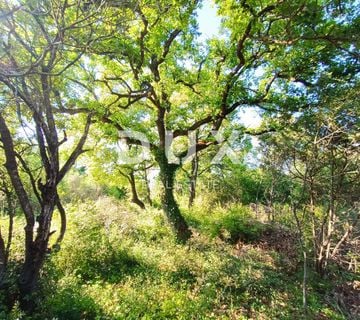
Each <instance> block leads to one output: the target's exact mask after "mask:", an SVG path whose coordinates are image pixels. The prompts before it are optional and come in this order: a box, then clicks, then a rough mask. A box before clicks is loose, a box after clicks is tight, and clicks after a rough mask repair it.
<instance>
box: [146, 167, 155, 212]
mask: <svg viewBox="0 0 360 320" xmlns="http://www.w3.org/2000/svg"><path fill="white" fill-rule="evenodd" d="M144 180H145V186H146V200H147V202H148V203H149V205H150V207H152V205H153V202H152V199H151V192H150V186H149V180H148V175H147V168H146V167H145V168H144Z"/></svg>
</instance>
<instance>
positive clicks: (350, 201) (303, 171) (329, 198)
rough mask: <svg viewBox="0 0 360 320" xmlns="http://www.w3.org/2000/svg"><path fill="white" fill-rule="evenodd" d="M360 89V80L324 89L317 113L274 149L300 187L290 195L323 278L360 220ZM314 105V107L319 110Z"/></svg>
mask: <svg viewBox="0 0 360 320" xmlns="http://www.w3.org/2000/svg"><path fill="white" fill-rule="evenodd" d="M358 90H359V85H358V83H357V80H356V78H355V80H353V81H349V82H348V83H346V84H343V85H342V86H339V87H338V88H336V89H334V88H332V89H331V90H326V89H324V90H322V91H321V95H319V100H318V101H316V103H315V102H314V108H313V109H310V110H308V111H306V112H304V113H303V114H302V115H301V116H299V118H298V119H297V121H296V123H294V124H293V126H292V127H290V128H289V129H288V130H286V131H285V132H284V133H283V134H282V136H281V137H277V138H275V137H274V138H273V140H272V142H271V144H270V145H272V146H275V149H274V153H277V154H278V159H279V161H280V159H282V163H285V164H286V165H287V168H288V172H289V174H290V176H291V177H292V178H293V179H294V180H295V181H298V183H299V184H302V189H301V190H300V192H299V190H298V192H294V191H296V190H292V192H291V198H292V202H293V204H292V205H293V207H294V211H295V212H296V211H299V210H302V212H303V215H302V218H300V217H298V216H296V215H295V217H296V219H297V222H298V225H299V229H301V233H302V234H303V237H306V235H307V230H310V234H311V236H310V237H309V236H308V237H307V238H305V239H304V240H305V241H310V242H311V243H312V251H313V256H314V265H315V268H316V270H317V271H318V272H319V273H320V274H321V275H324V274H325V273H326V271H327V266H328V263H329V261H330V260H331V259H334V258H335V257H336V255H337V254H338V253H339V248H340V247H341V246H342V245H343V244H344V243H345V242H346V241H347V240H348V239H349V238H350V237H351V234H352V230H354V228H355V226H356V225H357V223H358V220H359V218H360V217H359V214H358V210H359V207H358V203H359V190H360V185H359V182H358V181H359V175H360V172H359V163H358V162H359V151H358V148H357V143H358V142H357V141H358V127H359V110H360V108H359V103H358V99H357V97H356V95H357V92H358ZM315 104H316V106H315Z"/></svg>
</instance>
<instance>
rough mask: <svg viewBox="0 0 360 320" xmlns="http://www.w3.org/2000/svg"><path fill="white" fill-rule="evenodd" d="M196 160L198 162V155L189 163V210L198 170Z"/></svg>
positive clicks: (194, 192)
mask: <svg viewBox="0 0 360 320" xmlns="http://www.w3.org/2000/svg"><path fill="white" fill-rule="evenodd" d="M198 160H199V158H198V155H197V154H195V156H194V158H193V159H192V161H191V176H190V195H189V205H188V206H189V208H191V207H192V206H193V204H194V200H195V197H196V183H197V177H198V169H199V163H198Z"/></svg>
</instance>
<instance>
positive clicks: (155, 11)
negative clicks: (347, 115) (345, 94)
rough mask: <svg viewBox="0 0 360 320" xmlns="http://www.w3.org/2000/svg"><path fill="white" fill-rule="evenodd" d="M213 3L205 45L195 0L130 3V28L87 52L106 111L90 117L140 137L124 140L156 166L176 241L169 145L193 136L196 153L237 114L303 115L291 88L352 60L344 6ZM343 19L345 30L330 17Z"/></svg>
mask: <svg viewBox="0 0 360 320" xmlns="http://www.w3.org/2000/svg"><path fill="white" fill-rule="evenodd" d="M217 4H218V7H219V14H220V15H221V16H222V18H223V30H224V32H223V35H222V36H221V37H218V38H214V39H211V40H209V41H208V42H207V43H205V44H204V43H200V42H199V41H198V38H197V27H196V12H197V11H196V10H197V8H198V7H199V5H200V2H199V1H195V0H194V1H178V2H176V4H172V5H170V4H168V2H166V1H146V2H145V1H138V2H137V3H136V4H134V5H133V6H132V7H129V8H128V15H129V17H130V19H132V20H134V23H133V24H132V25H131V26H129V28H128V29H127V32H126V37H123V36H122V35H121V36H120V35H119V34H118V33H116V32H115V33H114V35H113V37H111V38H108V39H106V40H105V41H103V42H102V43H99V44H98V45H96V46H93V47H92V50H93V53H94V55H93V59H96V61H97V62H100V61H101V64H102V67H103V69H104V70H103V72H101V73H100V74H97V75H96V76H95V82H97V83H98V84H99V88H101V90H102V91H103V102H104V105H105V107H103V108H102V109H101V110H97V113H98V119H99V121H102V122H104V123H107V124H111V125H113V126H114V128H116V129H117V130H119V131H126V130H132V131H137V132H140V133H142V134H143V135H145V136H146V138H147V140H148V141H149V143H144V141H143V139H141V138H139V137H137V138H136V137H134V136H132V137H127V141H128V142H129V143H132V144H137V145H140V144H144V145H147V146H148V147H149V148H150V150H151V152H152V154H153V156H154V158H155V160H156V162H157V164H158V166H159V168H160V179H161V181H162V185H163V196H162V204H163V208H164V211H165V213H166V215H167V217H168V220H169V222H170V223H171V225H172V226H173V228H174V230H175V233H176V235H177V238H178V239H179V240H181V241H186V240H187V239H188V238H189V236H190V235H191V232H190V231H189V228H188V225H187V223H186V221H185V219H184V218H183V217H182V215H181V212H180V210H179V208H178V205H177V203H176V201H175V198H174V192H173V187H174V179H175V174H176V172H177V170H178V169H179V168H180V167H181V165H182V163H183V162H184V160H185V158H184V155H185V154H186V153H187V152H184V153H180V154H179V155H178V158H179V161H176V162H173V161H171V160H170V159H169V157H168V152H167V151H168V150H167V149H168V147H169V144H170V143H169V140H171V139H170V138H173V139H179V138H183V137H187V136H188V135H189V134H190V132H192V131H195V130H197V129H201V131H202V134H201V135H200V136H199V140H198V142H197V143H195V144H194V145H193V149H192V151H194V150H196V152H197V153H199V152H200V151H201V150H204V149H205V148H207V147H209V146H211V145H215V144H218V139H215V138H214V136H213V135H212V134H211V132H212V131H218V130H219V129H221V128H222V127H223V126H224V124H226V123H228V124H230V125H231V124H232V123H236V115H237V110H238V109H240V108H244V107H248V106H253V107H257V108H259V109H260V110H263V111H264V112H270V111H271V112H275V113H276V112H277V113H278V116H281V117H288V116H289V115H291V114H292V113H293V112H296V111H297V110H298V109H299V108H301V107H306V104H307V101H306V99H304V98H303V97H304V95H303V94H302V93H304V92H302V91H301V90H300V89H298V87H299V86H303V87H306V86H308V85H309V86H310V85H312V84H313V83H314V81H316V79H317V77H318V76H319V72H318V66H319V65H322V66H323V68H327V67H328V66H329V65H336V64H337V62H336V59H338V57H339V56H340V57H342V58H340V60H341V59H345V58H346V57H347V56H353V55H354V54H356V53H354V52H353V50H352V47H351V45H352V40H353V39H354V36H355V30H354V29H353V25H354V23H353V21H350V20H351V14H350V11H351V10H352V6H351V3H350V2H349V1H348V2H346V3H345V2H344V6H343V7H344V10H345V11H346V14H347V15H346V14H345V13H343V12H342V11H341V10H338V8H337V2H336V1H331V2H327V3H323V2H316V1H310V2H309V1H307V2H299V3H294V2H290V1H265V2H264V1H263V2H262V3H261V4H259V3H257V2H255V1H240V2H238V1H231V0H229V1H221V2H217ZM343 14H344V16H346V17H347V18H348V20H349V21H350V23H344V22H343V21H342V20H341V19H338V18H339V17H341V16H342V15H343ZM112 23H113V22H112V21H108V22H107V23H106V25H104V26H103V28H104V29H106V28H108V25H109V24H110V25H111V24H112ZM112 25H114V24H112ZM115 28H116V26H115ZM338 61H339V60H338ZM304 91H306V90H304ZM286 94H288V98H286V99H284V96H285V95H286ZM274 124H275V125H273V126H268V127H266V126H264V127H262V128H259V130H247V129H246V128H242V131H243V132H248V133H251V134H261V133H263V132H269V131H274V130H275V129H276V123H275V122H274ZM225 138H226V137H225ZM193 153H194V152H193Z"/></svg>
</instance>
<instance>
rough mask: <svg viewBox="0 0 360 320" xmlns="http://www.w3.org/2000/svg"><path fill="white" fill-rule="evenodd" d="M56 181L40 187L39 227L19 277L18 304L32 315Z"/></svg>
mask: <svg viewBox="0 0 360 320" xmlns="http://www.w3.org/2000/svg"><path fill="white" fill-rule="evenodd" d="M55 181H56V179H53V181H51V180H50V181H49V185H45V186H43V187H42V206H41V212H40V215H39V217H38V222H39V227H38V230H37V235H36V238H35V240H34V241H33V242H32V244H31V246H30V247H28V248H26V251H25V261H24V264H23V267H22V270H21V273H20V277H19V282H18V286H19V292H20V297H19V302H20V308H21V310H23V311H25V312H26V313H27V314H32V313H33V312H34V309H35V307H36V302H35V299H34V298H33V294H34V293H35V292H36V290H37V288H38V284H39V278H40V270H41V268H42V266H43V264H44V262H45V258H46V255H47V253H48V252H49V250H48V243H49V236H50V227H51V220H52V214H53V212H54V208H55V205H56V202H57V192H56V183H55Z"/></svg>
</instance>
